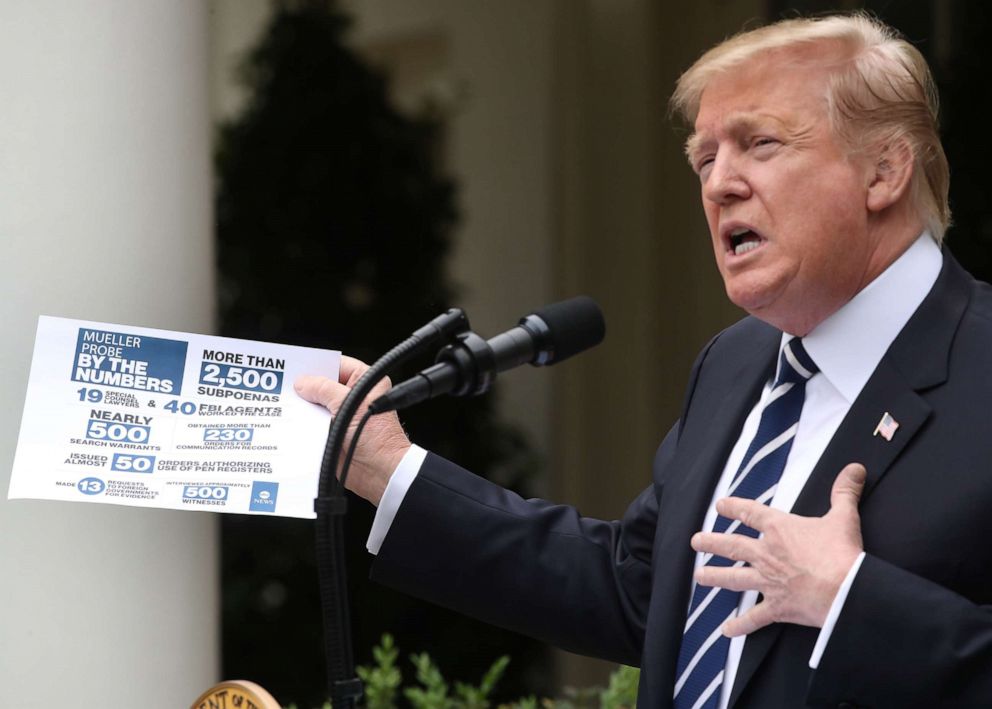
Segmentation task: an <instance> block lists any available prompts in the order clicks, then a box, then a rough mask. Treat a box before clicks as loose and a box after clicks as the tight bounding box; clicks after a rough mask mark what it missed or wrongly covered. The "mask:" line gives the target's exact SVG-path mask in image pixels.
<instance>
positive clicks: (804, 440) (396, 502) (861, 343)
mask: <svg viewBox="0 0 992 709" xmlns="http://www.w3.org/2000/svg"><path fill="white" fill-rule="evenodd" d="M941 264H942V258H941V254H940V248H939V247H938V246H937V245H936V243H935V242H934V241H933V239H932V238H931V237H930V235H929V234H928V233H927V232H924V233H923V234H922V235H921V236H920V237H919V238H918V239H917V240H916V241H915V242H914V243H913V245H912V246H911V247H910V248H909V249H907V250H906V252H905V253H904V254H903V255H902V256H900V257H899V258H898V259H897V260H896V261H895V262H894V263H893V264H892V265H891V266H889V267H888V268H887V269H886V270H885V271H884V272H882V274H880V275H879V276H878V277H877V278H876V279H875V280H874V281H872V282H871V283H870V284H868V286H866V287H865V288H864V289H862V290H861V292H859V293H858V294H857V295H856V296H855V297H854V298H852V299H851V300H850V301H849V302H848V303H847V304H845V305H844V306H843V307H842V308H840V310H838V311H837V312H835V313H834V314H833V315H831V316H830V317H829V318H827V319H826V320H824V321H823V322H822V323H820V324H819V325H818V326H817V327H816V329H814V330H813V331H812V332H811V333H809V334H808V335H806V337H804V338H803V345H804V347H805V348H806V352H807V353H809V356H810V357H811V358H812V359H813V361H814V362H816V364H817V366H818V367H819V368H820V371H819V373H817V374H815V375H813V377H812V378H811V379H810V380H809V381H808V382H807V384H806V400H805V403H804V404H803V410H802V415H801V416H800V419H799V428H798V429H797V431H796V436H795V439H794V440H793V442H792V450H791V451H790V452H789V457H788V460H787V462H786V465H785V469H784V470H783V472H782V477H781V479H780V480H779V483H778V489H777V491H776V493H775V496H774V498H772V501H771V503H770V505H771V507H774V508H776V509H781V510H790V509H792V506H793V504H795V501H796V499H797V498H798V497H799V493H800V492H801V491H802V489H803V486H804V485H805V484H806V480H807V479H808V478H809V475H810V473H811V472H812V471H813V468H814V467H815V465H816V463H817V461H818V460H819V459H820V456H821V455H822V454H823V451H824V450H825V449H826V447H827V444H828V443H829V442H830V439H831V438H833V435H834V433H835V432H836V431H837V428H838V427H839V426H840V423H841V421H843V420H844V417H845V416H846V415H847V412H848V411H849V410H850V408H851V405H852V404H853V403H854V400H855V399H857V397H858V394H860V393H861V390H862V389H863V388H864V386H865V384H866V383H867V382H868V379H869V378H870V377H871V375H872V373H873V372H874V371H875V368H876V367H877V366H878V363H879V362H880V361H881V359H882V356H883V355H884V354H885V352H886V350H888V349H889V345H891V344H892V341H893V340H894V339H895V338H896V336H897V335H898V334H899V332H900V331H901V330H902V328H903V327H904V326H905V325H906V323H907V322H908V321H909V318H910V317H911V316H912V315H913V313H914V312H916V309H917V308H918V307H919V305H920V303H922V302H923V299H924V298H925V297H926V295H927V293H929V292H930V289H931V288H932V287H933V284H934V283H935V282H936V280H937V275H938V274H939V273H940V268H941ZM791 337H792V336H791V335H787V334H784V333H783V335H782V345H784V344H785V343H786V342H787V341H788V340H789V339H791ZM780 350H781V345H780ZM776 375H777V372H776ZM773 382H774V376H773V377H772V379H770V380H769V381H768V382H766V384H765V387H764V390H763V391H762V394H761V397H760V399H759V400H758V403H757V404H755V406H754V408H753V409H752V410H751V412H750V413H749V414H748V416H747V419H746V420H745V422H744V427H743V428H742V429H741V434H740V437H739V438H738V439H737V443H736V444H735V445H734V447H733V449H732V450H731V453H730V456H729V457H728V458H727V463H726V466H725V467H724V470H723V474H722V476H721V477H720V481H719V482H718V483H717V486H716V489H715V490H714V493H713V498H712V500H711V501H710V506H709V509H708V511H707V513H706V517H705V520H704V522H703V529H704V530H712V529H713V525H714V523H715V521H716V518H717V512H716V506H715V505H716V501H717V500H719V499H721V498H723V497H726V495H727V490H728V489H729V487H730V482H731V480H732V479H733V477H734V473H736V471H737V469H738V468H739V467H740V463H741V459H742V458H743V457H744V454H745V452H746V451H747V447H748V445H749V444H750V442H751V439H753V438H754V435H755V433H756V432H757V430H758V422H759V420H760V419H761V411H762V409H763V408H764V404H765V400H766V398H767V397H768V395H769V394H770V392H771V390H772V384H773ZM426 455H427V452H426V451H425V450H424V449H422V448H420V447H418V446H416V445H415V446H413V447H412V448H411V449H410V450H409V451H408V452H407V454H406V455H405V456H404V458H403V460H402V461H401V462H400V464H399V466H398V467H397V468H396V471H395V472H394V473H393V476H392V478H390V480H389V483H388V484H387V486H386V491H385V493H384V494H383V497H382V500H381V501H380V503H379V508H378V510H377V511H376V516H375V521H374V522H373V524H372V530H371V533H370V534H369V538H368V542H367V548H368V550H369V551H370V552H371V553H372V554H376V553H378V551H379V548H380V546H381V545H382V542H383V540H384V539H385V537H386V534H387V533H388V531H389V526H390V524H391V523H392V520H393V518H394V516H395V515H396V512H397V511H398V510H399V507H400V505H401V504H402V502H403V498H404V497H405V495H406V492H407V490H408V489H409V488H410V485H411V484H413V481H414V479H415V478H416V476H417V473H418V472H419V471H420V467H421V465H422V464H423V461H424V457H425V456H426ZM850 462H852V463H857V462H859V461H853V460H852V461H850ZM837 472H838V473H839V472H840V471H839V470H838V471H837ZM687 543H688V542H687ZM704 556H705V555H703V554H697V555H696V567H697V568H698V567H699V566H702V564H703V563H704ZM863 559H864V553H862V554H861V555H860V556H859V557H858V559H857V560H856V561H855V563H854V565H853V566H852V568H851V570H850V572H849V573H848V575H847V578H846V579H845V581H844V583H843V585H842V586H841V588H840V591H839V592H838V594H837V596H836V598H835V599H834V602H833V605H832V606H831V609H830V612H829V613H828V615H827V619H826V622H825V624H824V627H823V628H822V629H821V631H820V635H819V637H818V638H817V642H816V645H815V647H814V649H813V654H812V656H811V657H810V661H809V664H810V667H812V668H814V669H815V668H816V667H817V665H818V664H819V661H820V657H821V656H822V655H823V651H824V649H825V648H826V644H827V641H828V640H829V638H830V634H831V632H832V631H833V627H834V624H835V623H836V621H837V617H838V616H839V615H840V611H841V608H842V607H843V604H844V600H845V599H846V598H847V593H848V590H849V589H850V587H851V583H852V582H853V580H854V578H855V576H856V575H857V571H858V569H859V568H860V566H861V561H862V560H863ZM757 597H758V593H757V591H748V592H745V593H743V594H742V596H741V602H740V606H739V614H743V613H744V612H746V611H747V610H748V609H749V608H751V607H752V606H754V604H755V602H756V601H757ZM746 639H747V637H746V636H741V637H737V638H733V639H732V640H731V642H730V650H729V652H728V655H727V665H726V670H725V674H724V677H725V681H724V683H723V687H722V689H721V696H720V704H719V708H720V709H726V707H727V703H728V701H729V699H730V692H731V689H732V688H733V685H734V678H735V677H736V675H737V668H738V665H739V664H740V659H741V653H742V652H743V650H744V642H745V641H746Z"/></svg>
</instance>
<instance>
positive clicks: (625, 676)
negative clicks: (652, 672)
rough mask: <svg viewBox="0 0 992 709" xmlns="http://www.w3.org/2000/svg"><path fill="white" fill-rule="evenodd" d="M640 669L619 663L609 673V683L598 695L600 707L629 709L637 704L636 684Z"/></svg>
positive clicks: (638, 679) (639, 676) (639, 677)
mask: <svg viewBox="0 0 992 709" xmlns="http://www.w3.org/2000/svg"><path fill="white" fill-rule="evenodd" d="M640 679H641V671H640V670H639V669H637V668H636V667H627V666H626V665H621V666H620V667H619V668H618V669H617V670H616V672H614V673H613V674H612V675H610V684H609V685H608V686H607V687H606V689H605V690H603V693H602V695H601V697H600V706H601V707H602V709H630V708H631V707H634V706H635V705H636V704H637V684H638V682H639V681H640Z"/></svg>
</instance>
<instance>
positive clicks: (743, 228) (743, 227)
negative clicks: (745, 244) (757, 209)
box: [730, 226, 751, 236]
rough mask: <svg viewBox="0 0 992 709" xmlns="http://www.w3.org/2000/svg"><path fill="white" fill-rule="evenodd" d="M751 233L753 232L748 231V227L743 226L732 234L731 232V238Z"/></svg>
mask: <svg viewBox="0 0 992 709" xmlns="http://www.w3.org/2000/svg"><path fill="white" fill-rule="evenodd" d="M749 231H751V230H750V229H748V228H747V227H746V226H741V227H737V228H736V229H734V230H733V231H732V232H730V235H731V236H740V235H741V234H747V233H748V232H749Z"/></svg>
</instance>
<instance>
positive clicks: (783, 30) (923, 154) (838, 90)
mask: <svg viewBox="0 0 992 709" xmlns="http://www.w3.org/2000/svg"><path fill="white" fill-rule="evenodd" d="M824 44H826V45H827V46H834V47H837V48H840V49H842V50H844V51H843V52H842V55H841V56H842V60H841V61H840V62H838V63H837V65H836V66H835V67H834V68H833V70H832V72H831V78H830V82H829V85H828V89H827V103H828V115H829V118H830V121H831V125H832V127H833V129H834V132H835V134H836V135H837V136H838V137H839V138H840V139H841V140H843V141H845V142H846V144H847V145H848V146H850V147H851V149H852V150H854V151H860V150H864V149H865V148H868V147H871V146H875V147H884V146H887V145H892V144H894V143H896V142H901V141H905V142H906V144H907V145H909V146H910V148H911V149H912V151H913V157H914V169H913V177H912V183H911V198H912V200H913V203H914V204H915V206H916V208H917V210H918V211H919V213H920V215H921V217H922V218H923V220H924V222H925V224H926V226H927V228H928V229H929V231H930V233H931V234H932V235H933V237H934V238H935V239H936V240H937V242H938V243H939V242H940V241H941V239H942V238H943V236H944V232H945V231H946V230H947V227H948V226H949V225H950V221H951V210H950V206H949V205H948V202H947V193H948V188H949V185H950V169H949V168H948V165H947V157H946V156H945V155H944V148H943V146H942V145H941V143H940V135H939V133H938V126H937V89H936V86H935V85H934V81H933V77H932V76H931V74H930V69H929V67H928V66H927V63H926V60H925V59H924V58H923V55H922V54H920V52H919V51H918V50H917V49H916V48H915V47H913V45H911V44H910V43H909V42H907V41H906V40H904V39H902V38H901V37H900V36H899V35H898V34H897V33H896V31H895V30H893V29H892V28H891V27H889V26H887V25H885V24H883V23H882V22H880V21H879V20H877V19H875V18H873V17H871V16H869V15H867V14H864V13H856V14H851V15H829V16H824V17H817V18H796V19H790V20H783V21H781V22H777V23H775V24H772V25H768V26H765V27H760V28H758V29H755V30H750V31H747V32H742V33H740V34H738V35H736V36H734V37H731V38H730V39H728V40H726V41H724V42H722V43H720V44H718V45H717V46H716V47H714V48H713V49H710V50H709V51H708V52H706V53H705V54H704V55H703V56H702V57H700V58H699V59H698V60H697V61H696V63H695V64H693V65H692V66H691V67H690V68H689V69H688V70H687V71H686V72H685V73H684V74H682V76H681V77H680V78H679V80H678V84H677V86H676V89H675V93H674V94H673V95H672V100H671V107H672V110H673V111H674V112H677V113H679V114H681V115H682V116H683V117H684V118H685V119H686V120H687V121H688V122H689V123H690V124H691V123H693V122H695V120H696V115H697V113H698V112H699V102H700V100H701V98H702V95H703V91H704V90H705V89H706V86H707V85H708V84H709V82H710V81H711V80H712V79H713V78H714V77H715V76H717V75H718V74H722V73H725V72H727V71H729V70H731V69H734V68H737V67H739V66H741V65H742V64H744V63H746V62H748V61H749V60H751V59H753V58H755V57H756V56H757V55H758V54H762V53H765V52H770V51H774V50H790V49H801V48H804V47H811V46H814V45H824Z"/></svg>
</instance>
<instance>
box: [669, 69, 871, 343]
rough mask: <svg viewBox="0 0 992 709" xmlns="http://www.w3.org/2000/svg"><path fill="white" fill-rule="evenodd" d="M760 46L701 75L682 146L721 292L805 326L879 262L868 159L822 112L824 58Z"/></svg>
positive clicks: (766, 316)
mask: <svg viewBox="0 0 992 709" xmlns="http://www.w3.org/2000/svg"><path fill="white" fill-rule="evenodd" d="M795 58H796V57H795V56H794V55H792V54H789V53H787V52H781V51H779V52H771V53H767V54H765V55H762V56H760V57H758V58H756V59H753V60H751V61H750V62H747V63H745V64H744V65H743V66H741V67H739V68H737V69H735V70H733V71H731V72H730V73H727V74H725V75H721V76H718V77H717V78H715V79H713V80H712V81H711V82H710V83H709V84H708V85H707V87H706V89H705V91H704V92H703V94H702V99H701V102H700V108H699V114H698V116H697V118H696V126H695V134H694V135H693V137H692V138H690V140H689V157H690V161H691V163H692V167H693V169H694V170H695V171H696V172H697V173H698V174H699V178H700V182H701V186H702V199H703V208H704V210H705V212H706V220H707V222H708V224H709V228H710V234H711V237H712V240H713V250H714V253H715V255H716V262H717V267H718V268H719V269H720V274H721V276H722V277H723V281H724V285H725V286H726V289H727V295H728V297H729V298H730V300H731V301H733V302H734V303H735V304H737V305H738V306H740V307H741V308H744V309H745V310H747V311H748V312H749V313H751V314H752V315H754V316H756V317H758V318H761V319H762V320H765V321H766V322H769V323H771V324H772V325H775V326H776V327H778V328H779V329H782V330H785V331H786V332H789V333H791V334H795V335H805V334H806V333H807V332H809V330H811V329H812V328H813V327H815V326H816V325H817V324H819V323H820V322H821V321H822V320H823V319H824V318H826V317H827V316H829V315H830V314H832V313H833V312H834V311H836V310H837V309H838V308H840V306H842V305H843V304H844V303H846V302H847V301H848V300H850V299H851V298H852V297H853V296H854V295H855V294H856V293H857V292H858V291H859V290H860V289H861V288H863V287H864V286H865V285H867V284H868V283H869V282H870V281H871V280H872V279H873V278H874V277H875V276H877V275H878V273H880V272H881V271H882V270H884V268H885V266H887V265H888V264H887V263H881V262H880V258H881V257H880V254H879V253H878V252H879V249H878V248H877V244H873V243H872V236H871V233H870V232H871V230H870V229H869V212H868V209H867V207H866V198H867V188H868V185H869V184H870V181H871V171H870V170H869V165H868V162H867V161H866V160H864V159H861V158H855V157H852V156H849V154H848V153H849V151H848V150H847V149H846V147H845V146H844V145H843V144H842V143H841V141H840V140H839V139H838V138H837V137H835V136H834V134H833V131H832V129H831V126H830V122H829V118H828V116H827V103H826V94H827V79H828V75H827V72H826V70H824V69H821V68H817V67H816V66H815V65H814V64H811V63H810V62H808V61H806V62H803V63H802V64H798V65H797V62H795V61H789V60H790V59H792V60H794V59H795Z"/></svg>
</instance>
